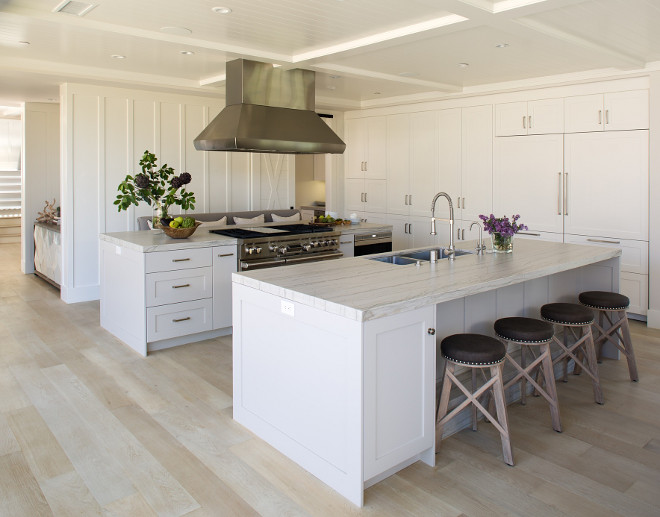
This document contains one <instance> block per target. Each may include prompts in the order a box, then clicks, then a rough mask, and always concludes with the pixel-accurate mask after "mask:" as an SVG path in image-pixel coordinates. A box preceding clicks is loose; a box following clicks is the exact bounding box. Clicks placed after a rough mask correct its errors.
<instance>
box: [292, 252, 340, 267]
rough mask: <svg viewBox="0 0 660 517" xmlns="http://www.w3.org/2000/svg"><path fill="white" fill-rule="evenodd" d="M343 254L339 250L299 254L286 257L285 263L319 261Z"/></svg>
mask: <svg viewBox="0 0 660 517" xmlns="http://www.w3.org/2000/svg"><path fill="white" fill-rule="evenodd" d="M343 256H344V254H343V253H342V252H341V251H329V252H328V253H316V254H314V255H300V256H298V257H287V258H286V263H287V265H293V264H305V263H306V262H320V261H322V260H333V259H338V258H342V257H343Z"/></svg>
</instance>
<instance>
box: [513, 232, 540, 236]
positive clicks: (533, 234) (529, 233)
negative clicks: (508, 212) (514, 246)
mask: <svg viewBox="0 0 660 517" xmlns="http://www.w3.org/2000/svg"><path fill="white" fill-rule="evenodd" d="M518 233H519V234H520V235H531V236H532V237H540V236H541V234H540V233H532V232H518Z"/></svg>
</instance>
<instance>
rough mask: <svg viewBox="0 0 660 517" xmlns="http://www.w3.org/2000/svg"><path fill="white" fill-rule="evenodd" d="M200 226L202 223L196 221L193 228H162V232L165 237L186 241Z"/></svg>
mask: <svg viewBox="0 0 660 517" xmlns="http://www.w3.org/2000/svg"><path fill="white" fill-rule="evenodd" d="M200 224H202V223H201V222H199V221H197V222H195V226H191V227H190V228H172V227H171V226H163V232H165V235H167V236H168V237H172V239H187V238H188V237H190V236H191V235H192V234H193V233H195V230H196V229H197V227H198V226H199V225H200Z"/></svg>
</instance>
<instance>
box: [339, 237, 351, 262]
mask: <svg viewBox="0 0 660 517" xmlns="http://www.w3.org/2000/svg"><path fill="white" fill-rule="evenodd" d="M339 251H341V252H342V253H343V254H344V258H348V257H354V256H355V235H353V234H352V233H347V234H344V233H342V234H341V236H340V237H339Z"/></svg>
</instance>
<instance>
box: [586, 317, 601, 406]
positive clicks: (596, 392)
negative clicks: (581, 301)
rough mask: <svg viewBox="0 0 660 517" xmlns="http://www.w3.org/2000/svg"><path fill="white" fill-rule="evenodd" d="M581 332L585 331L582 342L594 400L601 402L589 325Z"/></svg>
mask: <svg viewBox="0 0 660 517" xmlns="http://www.w3.org/2000/svg"><path fill="white" fill-rule="evenodd" d="M582 332H584V333H586V335H587V339H586V341H585V343H584V354H585V356H586V359H587V361H586V362H587V365H588V367H589V369H590V370H591V373H592V379H591V380H592V384H593V387H594V400H595V401H596V403H598V404H603V403H604V400H603V391H602V390H601V388H600V378H599V377H598V360H597V359H596V349H595V347H594V337H593V334H592V333H591V325H589V326H587V327H586V328H583V330H582Z"/></svg>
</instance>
